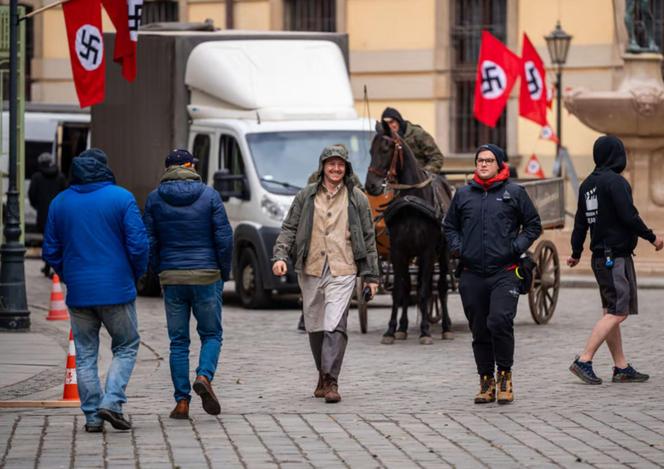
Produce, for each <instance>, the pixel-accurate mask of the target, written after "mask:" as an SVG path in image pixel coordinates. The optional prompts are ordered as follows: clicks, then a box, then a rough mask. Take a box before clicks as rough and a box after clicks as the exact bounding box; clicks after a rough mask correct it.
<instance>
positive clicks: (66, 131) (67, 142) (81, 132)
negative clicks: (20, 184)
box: [0, 103, 90, 245]
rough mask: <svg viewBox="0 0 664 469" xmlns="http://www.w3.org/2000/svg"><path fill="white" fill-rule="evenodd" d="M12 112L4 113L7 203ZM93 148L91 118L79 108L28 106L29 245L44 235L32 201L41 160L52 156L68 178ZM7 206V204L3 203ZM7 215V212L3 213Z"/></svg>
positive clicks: (0, 161)
mask: <svg viewBox="0 0 664 469" xmlns="http://www.w3.org/2000/svg"><path fill="white" fill-rule="evenodd" d="M8 128H9V112H7V111H4V112H3V113H2V152H1V154H0V169H1V170H2V176H3V177H2V196H3V201H4V200H5V199H6V192H7V187H8V185H9V180H8V173H9V133H8ZM89 144H90V114H89V113H88V112H87V111H82V110H80V109H78V108H77V107H75V106H66V105H49V104H36V103H34V104H33V103H28V104H27V106H26V111H25V185H24V194H25V198H24V204H25V205H24V210H25V212H24V213H25V242H26V244H28V245H34V244H39V243H40V242H41V234H39V233H37V232H36V222H37V213H36V212H35V210H34V209H33V208H32V207H31V206H30V202H29V201H28V190H29V188H30V179H31V178H32V175H33V174H34V173H35V172H36V171H38V164H37V158H38V157H39V155H41V154H42V153H50V154H51V155H53V156H54V158H55V159H56V161H57V163H58V167H59V168H60V170H61V171H62V172H63V173H64V174H65V176H67V175H68V173H69V167H70V166H71V159H72V158H73V157H74V156H76V155H78V154H79V153H80V152H82V151H83V150H85V149H86V148H88V146H89ZM3 203H4V202H3ZM3 213H4V210H3Z"/></svg>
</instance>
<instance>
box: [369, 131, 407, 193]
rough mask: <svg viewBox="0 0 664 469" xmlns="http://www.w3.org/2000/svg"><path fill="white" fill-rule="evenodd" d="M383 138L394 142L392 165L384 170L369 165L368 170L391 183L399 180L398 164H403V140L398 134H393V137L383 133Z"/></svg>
mask: <svg viewBox="0 0 664 469" xmlns="http://www.w3.org/2000/svg"><path fill="white" fill-rule="evenodd" d="M382 138H384V139H386V140H388V141H389V142H390V143H392V142H394V151H393V152H392V158H390V167H389V169H388V170H384V169H378V168H375V167H373V166H369V169H368V171H369V172H370V173H372V174H375V175H376V176H378V177H381V178H383V179H385V182H387V183H388V184H391V183H395V182H397V171H398V165H403V142H402V140H401V138H400V137H399V136H398V135H397V134H392V137H388V136H387V135H383V136H382Z"/></svg>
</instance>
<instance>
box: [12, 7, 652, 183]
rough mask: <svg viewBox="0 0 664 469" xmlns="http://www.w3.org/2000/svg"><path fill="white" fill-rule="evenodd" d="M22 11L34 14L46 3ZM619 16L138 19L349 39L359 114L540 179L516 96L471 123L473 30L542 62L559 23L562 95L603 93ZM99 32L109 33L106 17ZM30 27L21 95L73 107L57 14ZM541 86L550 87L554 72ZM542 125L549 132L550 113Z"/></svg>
mask: <svg viewBox="0 0 664 469" xmlns="http://www.w3.org/2000/svg"><path fill="white" fill-rule="evenodd" d="M21 3H22V4H23V5H25V6H26V7H27V8H28V9H34V8H38V7H40V6H42V5H43V4H46V3H50V0H21ZM654 3H655V4H659V3H660V2H658V1H654ZM623 8H624V0H583V1H579V0H555V1H551V0H153V1H151V0H145V6H144V12H143V19H144V21H145V22H157V21H183V22H186V21H190V22H198V21H205V20H206V19H211V20H212V21H214V24H215V26H216V27H218V28H220V29H226V28H234V29H244V30H284V29H288V30H310V31H312V30H313V31H316V30H318V31H337V32H346V33H348V35H349V40H350V72H351V82H352V86H353V91H354V94H355V98H356V104H357V110H358V112H359V113H360V115H363V116H366V115H367V114H369V113H370V116H371V117H372V118H376V117H378V116H380V112H381V111H382V109H383V108H384V107H385V106H388V105H389V106H393V107H396V108H397V109H399V110H400V111H401V112H402V114H403V115H404V117H405V118H406V119H408V120H411V121H413V122H417V123H419V124H421V125H422V126H424V127H425V128H426V129H427V130H429V132H430V133H431V134H433V135H434V136H435V137H436V140H437V141H438V144H439V146H440V147H441V149H442V150H443V152H444V153H445V155H446V157H447V161H448V163H447V164H449V165H455V166H467V165H468V161H469V160H468V158H469V155H470V154H471V153H472V151H473V149H474V148H475V147H476V146H477V145H478V144H479V143H481V142H486V141H493V142H496V143H498V144H501V145H503V146H505V147H506V148H507V150H508V153H509V155H511V156H512V157H513V158H514V157H515V159H516V161H517V162H519V161H520V162H521V166H523V165H524V164H525V161H526V160H527V158H528V157H529V156H530V155H531V154H532V153H535V154H536V155H537V156H538V157H539V158H540V160H541V162H542V164H543V167H544V169H545V172H546V173H547V174H549V173H550V168H551V166H552V162H553V156H554V153H555V145H554V144H553V143H551V142H549V141H544V140H541V139H539V138H538V137H539V127H538V126H537V125H536V124H533V123H531V122H529V121H526V120H524V119H522V118H519V117H518V103H517V94H518V89H517V88H518V87H515V90H514V91H513V93H512V97H511V99H510V101H509V104H508V109H507V112H506V113H505V115H504V116H503V117H502V118H501V120H500V122H499V123H498V126H497V127H496V128H495V129H490V128H487V127H485V126H483V125H481V124H479V123H478V122H477V121H475V120H474V119H473V117H472V105H473V98H472V97H473V90H474V80H475V64H476V60H477V52H478V49H479V38H480V33H481V30H482V29H484V28H486V29H489V30H490V31H492V32H493V33H494V34H495V35H496V36H498V37H499V38H500V39H502V40H503V41H504V42H505V43H506V44H507V45H508V46H509V47H510V48H511V49H512V50H513V51H514V52H515V53H517V54H520V49H521V42H522V35H523V33H524V32H525V33H527V34H528V36H529V37H530V39H531V41H532V42H533V44H534V45H535V46H536V47H537V49H538V50H539V52H540V55H541V56H542V58H543V60H544V61H545V63H547V64H548V63H549V56H548V52H547V50H546V44H545V41H544V36H545V35H546V34H548V33H549V32H551V31H552V30H553V28H554V26H555V24H556V21H557V20H560V22H561V24H562V26H563V28H564V29H565V30H566V31H567V32H568V33H569V34H571V35H572V36H573V40H572V44H571V47H570V52H569V56H568V61H567V65H566V66H565V69H564V75H563V88H566V87H578V86H583V87H587V88H590V89H592V90H609V89H612V88H613V87H614V86H615V84H616V82H617V80H618V79H619V78H620V76H621V70H622V61H621V51H622V47H623V46H622V45H621V44H622V43H623V42H624V39H623V40H621V39H620V28H621V27H622V25H621V24H617V23H619V22H618V21H617V20H616V16H617V15H616V12H617V11H622V10H621V9H623ZM618 16H620V15H618ZM661 16H662V15H661V8H660V12H659V17H661ZM658 24H659V25H661V21H659V23H658ZM104 28H105V30H106V31H110V30H112V25H111V23H110V21H109V19H108V17H106V16H104ZM29 29H30V31H29V44H28V46H29V52H28V54H29V56H30V57H31V65H30V70H29V73H28V75H29V83H28V88H29V89H28V93H29V98H30V99H31V100H33V101H37V102H48V103H75V102H76V95H75V91H74V87H73V83H72V79H71V71H70V65H69V56H68V48H67V39H66V33H65V25H64V19H63V14H62V10H61V8H54V9H51V10H48V11H47V12H45V13H43V14H41V15H38V16H36V17H35V19H34V20H33V21H32V23H30V25H29ZM660 30H661V26H660ZM139 47H140V44H139ZM548 78H549V83H551V82H552V81H553V73H550V75H549V77H548ZM365 88H366V90H367V93H366V97H367V98H368V100H365V99H364V98H365V94H364V90H365ZM563 113H564V116H563V131H562V136H563V140H564V143H565V145H567V146H568V147H569V150H570V153H571V155H572V156H573V159H574V162H575V165H576V168H577V171H578V173H579V174H580V175H584V174H587V172H588V171H589V170H590V169H591V168H592V158H590V153H591V150H592V142H593V140H594V138H595V137H596V133H595V132H593V131H591V130H590V129H588V128H587V127H585V126H584V125H582V124H581V123H580V122H579V121H578V120H577V119H576V118H575V117H574V116H571V115H568V114H567V113H566V112H565V111H563ZM550 122H551V123H552V124H555V108H554V110H553V111H551V113H550ZM521 169H523V168H521Z"/></svg>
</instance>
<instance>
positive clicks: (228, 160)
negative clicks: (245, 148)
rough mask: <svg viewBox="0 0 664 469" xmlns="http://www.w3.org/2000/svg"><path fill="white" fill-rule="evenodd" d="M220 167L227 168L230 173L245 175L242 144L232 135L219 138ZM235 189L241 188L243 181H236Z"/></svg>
mask: <svg viewBox="0 0 664 469" xmlns="http://www.w3.org/2000/svg"><path fill="white" fill-rule="evenodd" d="M219 168H220V169H227V170H228V173H229V174H233V175H235V176H243V175H244V161H243V160H242V152H241V151H240V145H239V144H238V143H237V140H235V137H233V136H231V135H222V136H221V137H220V139H219ZM235 184H236V187H235V188H234V190H241V188H242V186H241V184H242V183H241V182H239V181H238V182H236V183H235Z"/></svg>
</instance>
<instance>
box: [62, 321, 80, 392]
mask: <svg viewBox="0 0 664 469" xmlns="http://www.w3.org/2000/svg"><path fill="white" fill-rule="evenodd" d="M62 400H63V401H79V400H80V397H79V396H78V384H77V380H76V346H75V345H74V334H73V332H72V330H71V329H69V352H68V353H67V369H66V370H65V389H64V391H63V393H62Z"/></svg>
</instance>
